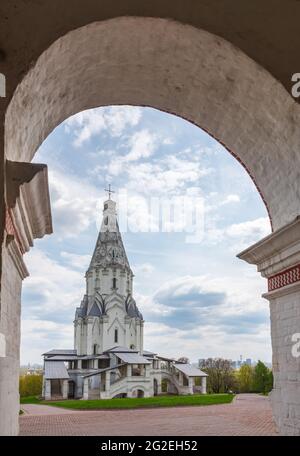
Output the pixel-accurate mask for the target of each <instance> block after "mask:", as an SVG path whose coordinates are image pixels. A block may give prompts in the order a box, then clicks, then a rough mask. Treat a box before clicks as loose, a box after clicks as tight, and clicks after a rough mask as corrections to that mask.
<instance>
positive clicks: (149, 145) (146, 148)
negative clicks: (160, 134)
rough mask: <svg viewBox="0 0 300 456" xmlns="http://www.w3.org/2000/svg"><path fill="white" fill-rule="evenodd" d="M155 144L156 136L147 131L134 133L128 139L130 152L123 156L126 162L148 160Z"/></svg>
mask: <svg viewBox="0 0 300 456" xmlns="http://www.w3.org/2000/svg"><path fill="white" fill-rule="evenodd" d="M156 142H157V136H156V135H155V134H153V133H150V131H149V130H141V131H138V132H136V133H135V134H134V135H132V136H131V138H130V139H129V146H130V151H129V152H128V154H127V155H125V157H124V160H125V161H126V162H132V161H137V160H139V159H140V158H148V157H150V155H152V154H153V152H154V150H155V147H156Z"/></svg>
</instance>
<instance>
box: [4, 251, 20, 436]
mask: <svg viewBox="0 0 300 456" xmlns="http://www.w3.org/2000/svg"><path fill="white" fill-rule="evenodd" d="M2 255H3V256H2V261H3V263H2V264H3V272H2V288H1V309H0V312H1V313H0V333H2V334H4V335H5V338H6V357H5V358H0V435H15V434H17V433H18V429H19V425H18V418H19V373H20V313H21V285H22V282H21V278H20V276H19V273H18V272H17V270H16V268H15V265H14V263H13V261H12V258H11V256H10V255H9V254H8V251H7V249H6V248H3V250H2Z"/></svg>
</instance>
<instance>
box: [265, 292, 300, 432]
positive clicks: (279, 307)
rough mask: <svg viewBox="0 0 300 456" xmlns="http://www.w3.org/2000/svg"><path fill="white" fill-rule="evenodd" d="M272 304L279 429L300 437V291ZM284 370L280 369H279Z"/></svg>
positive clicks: (274, 399) (274, 394)
mask: <svg viewBox="0 0 300 456" xmlns="http://www.w3.org/2000/svg"><path fill="white" fill-rule="evenodd" d="M298 288H299V290H298V291H295V292H294V293H291V294H286V295H284V296H280V297H277V298H275V299H274V300H271V301H270V311H271V321H272V328H271V336H272V350H273V374H274V390H273V391H272V393H271V401H272V405H273V410H274V415H275V418H276V422H277V425H278V427H279V429H280V431H281V433H282V434H284V435H300V358H295V357H294V356H292V346H293V345H294V344H295V343H294V342H293V341H292V338H291V336H292V335H293V334H295V333H299V332H300V307H299V302H300V287H298ZM279 366H280V369H279Z"/></svg>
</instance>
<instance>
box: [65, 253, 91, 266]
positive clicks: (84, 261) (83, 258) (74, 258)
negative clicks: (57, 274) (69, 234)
mask: <svg viewBox="0 0 300 456" xmlns="http://www.w3.org/2000/svg"><path fill="white" fill-rule="evenodd" d="M60 256H61V257H62V258H63V259H64V260H65V261H66V262H67V263H68V264H69V265H70V266H72V267H74V268H77V269H80V270H84V269H86V268H87V267H88V265H89V263H90V261H91V255H78V254H76V253H69V252H61V254H60Z"/></svg>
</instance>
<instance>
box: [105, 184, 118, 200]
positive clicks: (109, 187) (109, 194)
mask: <svg viewBox="0 0 300 456" xmlns="http://www.w3.org/2000/svg"><path fill="white" fill-rule="evenodd" d="M104 191H105V192H108V199H109V200H110V197H111V194H112V193H116V192H115V191H114V190H112V189H111V185H110V184H108V189H107V188H105V189H104Z"/></svg>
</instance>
